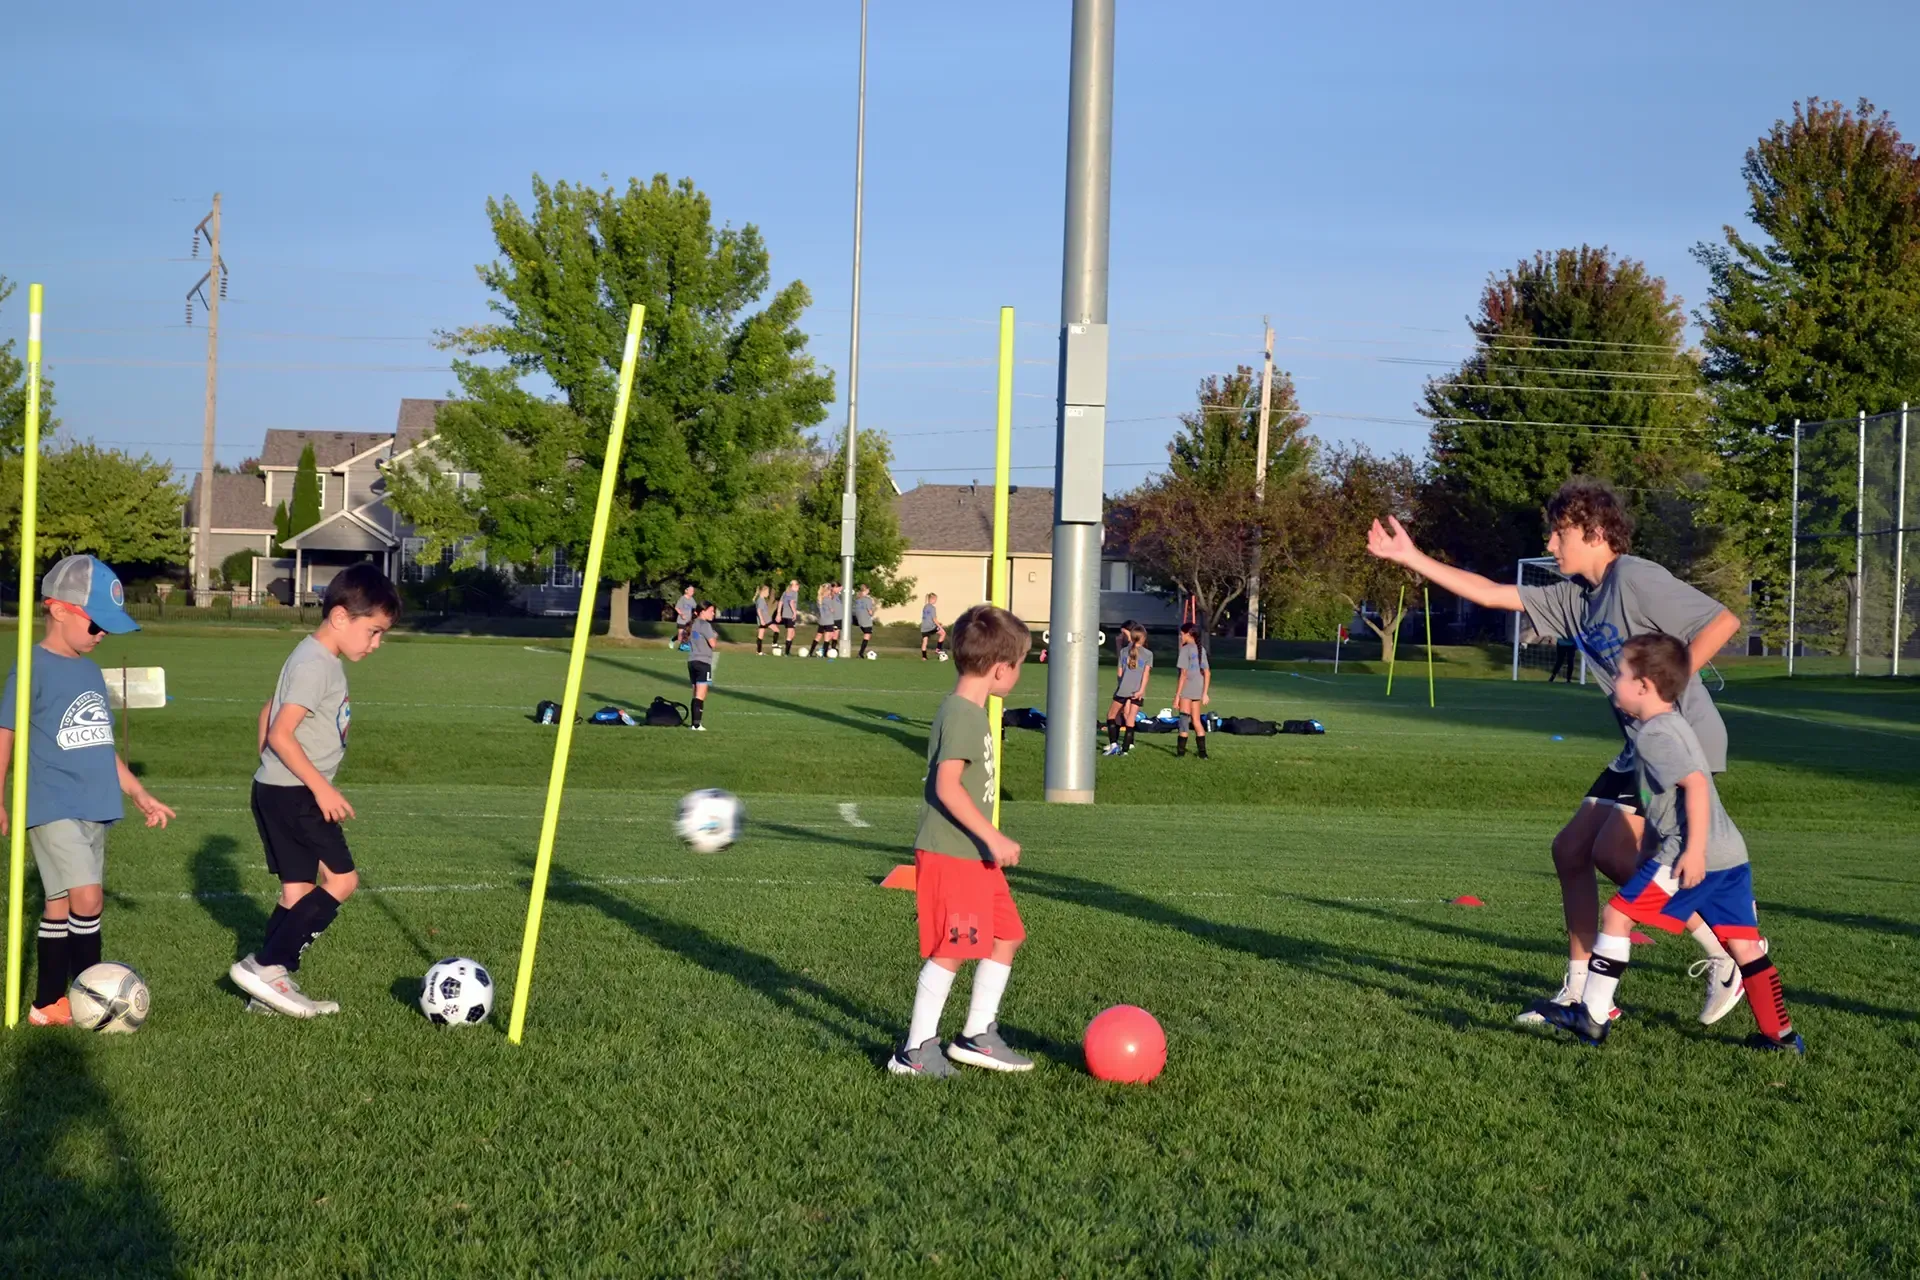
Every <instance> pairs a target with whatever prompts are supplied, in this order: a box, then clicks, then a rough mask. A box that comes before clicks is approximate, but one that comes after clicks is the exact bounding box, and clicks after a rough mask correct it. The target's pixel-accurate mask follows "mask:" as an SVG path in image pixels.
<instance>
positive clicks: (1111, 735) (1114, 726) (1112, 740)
mask: <svg viewBox="0 0 1920 1280" xmlns="http://www.w3.org/2000/svg"><path fill="white" fill-rule="evenodd" d="M1107 745H1108V746H1110V747H1117V746H1119V745H1120V722H1119V721H1118V720H1115V719H1114V718H1113V717H1112V716H1108V717H1107Z"/></svg>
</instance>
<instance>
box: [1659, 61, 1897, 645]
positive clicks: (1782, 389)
mask: <svg viewBox="0 0 1920 1280" xmlns="http://www.w3.org/2000/svg"><path fill="white" fill-rule="evenodd" d="M1741 173H1742V175H1743V176H1744V177H1745V178H1746V181H1747V196H1748V201H1749V203H1748V209H1747V216H1748V218H1749V219H1750V220H1751V221H1752V223H1753V226H1754V228H1755V229H1756V230H1757V231H1758V232H1759V235H1758V236H1757V237H1755V238H1754V239H1748V238H1747V237H1746V236H1744V235H1742V234H1741V233H1740V232H1739V231H1737V230H1735V229H1734V228H1733V227H1732V226H1728V227H1725V228H1723V235H1724V243H1722V244H1704V243H1703V244H1700V245H1698V246H1696V247H1695V249H1694V256H1695V257H1696V258H1698V259H1699V261H1700V262H1701V264H1702V265H1703V266H1705V267H1706V269H1707V273H1708V277H1709V279H1710V282H1711V283H1710V287H1709V290H1708V297H1707V305H1706V306H1705V307H1703V308H1702V309H1701V310H1700V312H1699V313H1698V314H1697V316H1696V319H1697V320H1698V321H1699V323H1700V327H1701V329H1702V330H1703V345H1704V346H1705V348H1706V352H1707V358H1706V376H1707V379H1708V381H1709V383H1710V384H1711V387H1712V393H1713V400H1714V416H1715V420H1716V425H1717V427H1718V431H1719V440H1720V450H1721V453H1722V455H1723V456H1724V458H1725V468H1724V476H1723V478H1722V481H1721V483H1720V484H1719V485H1718V486H1716V493H1715V496H1714V502H1713V504H1712V506H1711V511H1712V514H1713V516H1714V518H1715V519H1716V520H1718V521H1719V522H1721V523H1722V524H1723V525H1724V526H1725V527H1726V528H1727V530H1728V532H1729V536H1730V537H1731V538H1733V539H1734V540H1735V541H1736V542H1737V543H1738V544H1739V545H1740V546H1741V547H1742V549H1743V550H1744V552H1745V553H1746V555H1747V556H1748V557H1749V559H1750V561H1751V564H1752V566H1753V569H1752V572H1753V577H1754V579H1755V580H1756V581H1757V582H1758V583H1760V585H1761V588H1762V590H1761V592H1760V596H1761V601H1760V603H1761V610H1760V612H1761V615H1762V619H1763V621H1764V622H1765V623H1766V624H1767V626H1766V629H1767V631H1768V632H1770V633H1772V634H1774V635H1780V634H1782V633H1783V632H1784V629H1785V627H1784V622H1785V618H1784V615H1785V610H1786V594H1787V587H1786V583H1787V560H1788V553H1789V549H1790V548H1789V544H1790V542H1791V536H1790V532H1791V528H1792V517H1791V514H1790V512H1789V511H1788V497H1789V494H1790V491H1791V483H1792V482H1791V467H1792V453H1793V446H1792V437H1793V425H1792V424H1793V422H1794V420H1795V419H1801V420H1804V421H1809V422H1815V421H1820V420H1822V419H1833V418H1847V417H1851V416H1852V415H1853V414H1855V413H1856V412H1858V411H1859V410H1862V409H1864V410H1866V411H1867V412H1868V413H1874V412H1877V411H1880V410H1884V409H1888V408H1891V407H1893V406H1895V405H1898V404H1899V403H1900V402H1901V401H1902V400H1905V399H1910V398H1912V395H1913V388H1914V387H1915V385H1916V382H1915V377H1916V375H1917V374H1920V156H1916V154H1915V150H1914V147H1913V146H1912V145H1911V144H1910V143H1908V142H1906V141H1905V140H1904V139H1903V138H1902V137H1901V136H1900V131H1899V130H1898V129H1897V128H1896V127H1895V126H1894V123H1893V121H1892V119H1891V118H1890V117H1888V115H1887V114H1886V113H1885V112H1881V111H1877V110H1876V109H1875V108H1874V106H1873V104H1872V103H1870V102H1868V101H1866V100H1865V99H1864V98H1863V99H1861V100H1860V102H1859V103H1858V105H1857V106H1856V107H1855V108H1854V109H1853V110H1848V109H1847V108H1846V107H1844V106H1843V105H1841V104H1840V103H1838V102H1825V101H1822V100H1820V99H1818V98H1814V99H1810V100H1808V101H1807V102H1805V103H1795V104H1794V107H1793V115H1792V117H1791V118H1790V119H1785V120H1776V121H1775V122H1774V125H1773V128H1772V129H1770V130H1769V131H1768V132H1767V134H1766V136H1764V137H1762V138H1761V139H1760V140H1759V141H1758V142H1757V143H1755V145H1754V146H1753V147H1751V148H1750V149H1749V150H1748V151H1747V155H1746V162H1745V164H1744V165H1743V166H1742V167H1741ZM1855 441H1856V437H1855V435H1854V434H1853V433H1851V432H1847V431H1831V432H1818V433H1810V434H1809V436H1808V438H1807V440H1806V442H1805V444H1804V446H1803V449H1802V458H1801V471H1802V477H1801V494H1802V499H1803V503H1804V505H1803V508H1802V513H1801V514H1802V525H1801V528H1802V532H1803V533H1804V534H1813V535H1834V534H1839V533H1848V532H1851V531H1852V529H1853V527H1854V526H1853V524H1852V523H1851V521H1850V520H1848V519H1847V518H1846V515H1845V513H1847V512H1850V511H1852V510H1853V508H1854V506H1855V495H1854V492H1853V488H1854V485H1855V483H1856V480H1857V472H1856V469H1855V468H1856V466H1857V463H1856V461H1855V458H1854V453H1855V450H1856V443H1855ZM1850 546H1851V544H1850V543H1849V542H1847V541H1846V540H1844V539H1841V538H1837V537H1833V536H1824V537H1815V538H1812V539H1810V540H1808V541H1806V542H1803V543H1802V546H1801V557H1802V566H1801V567H1802V574H1803V580H1810V581H1813V582H1816V583H1817V582H1820V581H1821V580H1823V579H1824V580H1829V581H1832V582H1835V583H1837V584H1839V589H1840V592H1841V593H1843V594H1842V595H1841V598H1840V599H1838V600H1837V601H1829V602H1826V603H1825V607H1827V608H1838V609H1840V610H1846V609H1848V608H1850V607H1851V602H1852V600H1853V598H1854V597H1855V595H1856V594H1857V584H1855V583H1854V582H1853V575H1852V556H1851V551H1850V549H1848V548H1850ZM1801 608H1802V610H1803V611H1807V612H1814V613H1818V612H1820V611H1821V610H1822V608H1823V602H1822V600H1821V599H1819V598H1818V593H1815V596H1814V597H1813V598H1808V597H1806V596H1804V595H1803V599H1802V601H1801Z"/></svg>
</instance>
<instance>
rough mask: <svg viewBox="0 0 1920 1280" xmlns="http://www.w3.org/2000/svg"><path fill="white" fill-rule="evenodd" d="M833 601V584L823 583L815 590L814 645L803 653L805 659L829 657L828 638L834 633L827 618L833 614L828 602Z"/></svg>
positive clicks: (809, 646)
mask: <svg viewBox="0 0 1920 1280" xmlns="http://www.w3.org/2000/svg"><path fill="white" fill-rule="evenodd" d="M832 599H833V587H832V585H831V584H829V583H825V582H823V583H821V584H820V585H819V586H818V587H816V588H814V592H813V643H812V644H810V645H808V646H807V647H806V648H805V649H804V650H802V651H801V652H802V655H803V656H805V657H809V658H824V657H826V656H827V636H828V634H829V633H830V632H831V631H832V627H831V625H830V624H829V623H828V621H827V617H828V615H829V613H830V612H831V610H830V609H829V608H828V601H830V600H832Z"/></svg>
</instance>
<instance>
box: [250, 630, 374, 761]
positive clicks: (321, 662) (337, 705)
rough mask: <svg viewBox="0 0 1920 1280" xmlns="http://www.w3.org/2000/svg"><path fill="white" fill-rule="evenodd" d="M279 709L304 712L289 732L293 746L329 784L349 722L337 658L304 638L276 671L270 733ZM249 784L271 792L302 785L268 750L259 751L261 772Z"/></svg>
mask: <svg viewBox="0 0 1920 1280" xmlns="http://www.w3.org/2000/svg"><path fill="white" fill-rule="evenodd" d="M282 707H305V708H306V709H307V714H306V716H305V718H303V719H302V720H301V721H300V723H299V724H297V725H295V726H294V729H293V740H294V742H295V743H296V744H297V745H298V746H299V748H300V750H301V751H303V752H305V753H306V757H307V759H308V760H310V761H312V762H313V767H314V768H316V769H318V770H319V771H320V776H321V777H323V778H325V779H326V780H327V781H329V782H331V781H333V775H334V774H335V773H338V772H339V770H340V760H341V758H342V757H343V756H345V755H346V754H347V729H348V726H349V725H351V724H352V722H353V703H352V702H350V701H349V700H348V699H347V669H346V666H345V664H343V663H342V662H341V661H340V655H339V654H337V653H332V652H329V651H328V649H327V647H326V646H325V645H323V644H321V643H320V642H319V641H318V640H315V639H314V638H313V637H312V636H308V637H307V638H306V639H304V640H302V641H301V642H300V643H299V644H297V645H295V646H294V647H293V652H292V653H291V654H289V655H288V656H287V662H286V665H285V666H283V667H281V668H280V683H279V684H277V685H275V686H274V689H273V702H272V703H271V704H270V705H269V706H268V708H267V728H268V729H269V730H271V729H272V728H273V724H274V721H276V720H278V719H279V718H280V708H282ZM253 780H254V781H255V782H264V783H266V784H267V785H268V786H270V787H299V786H305V785H306V784H305V783H303V782H301V781H300V779H299V778H297V777H295V776H294V773H293V770H291V769H289V768H287V766H286V765H285V764H283V763H281V761H280V756H279V755H278V753H276V752H275V751H274V749H273V747H272V746H271V745H269V746H267V747H263V748H262V749H261V751H260V767H259V768H258V769H257V770H255V771H254V775H253Z"/></svg>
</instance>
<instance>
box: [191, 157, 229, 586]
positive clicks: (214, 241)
mask: <svg viewBox="0 0 1920 1280" xmlns="http://www.w3.org/2000/svg"><path fill="white" fill-rule="evenodd" d="M201 225H202V226H203V227H205V228H206V233H207V247H208V249H209V250H210V251H211V254H212V258H213V261H212V263H211V264H210V265H209V267H208V269H207V294H206V297H207V414H206V427H205V430H204V432H203V433H202V436H201V440H200V511H199V515H200V523H199V527H198V528H197V530H196V531H195V534H194V548H193V602H194V603H195V604H197V605H203V606H204V605H208V604H211V603H213V595H212V591H211V588H212V586H213V579H212V573H213V484H214V480H213V442H214V441H213V438H214V431H213V424H214V407H215V402H216V400H217V399H218V396H217V394H216V392H217V388H218V386H219V381H220V282H221V278H222V268H221V266H220V193H219V192H218V191H216V192H214V193H213V212H212V213H210V214H208V215H207V220H206V221H205V222H204V223H202V224H201Z"/></svg>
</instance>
